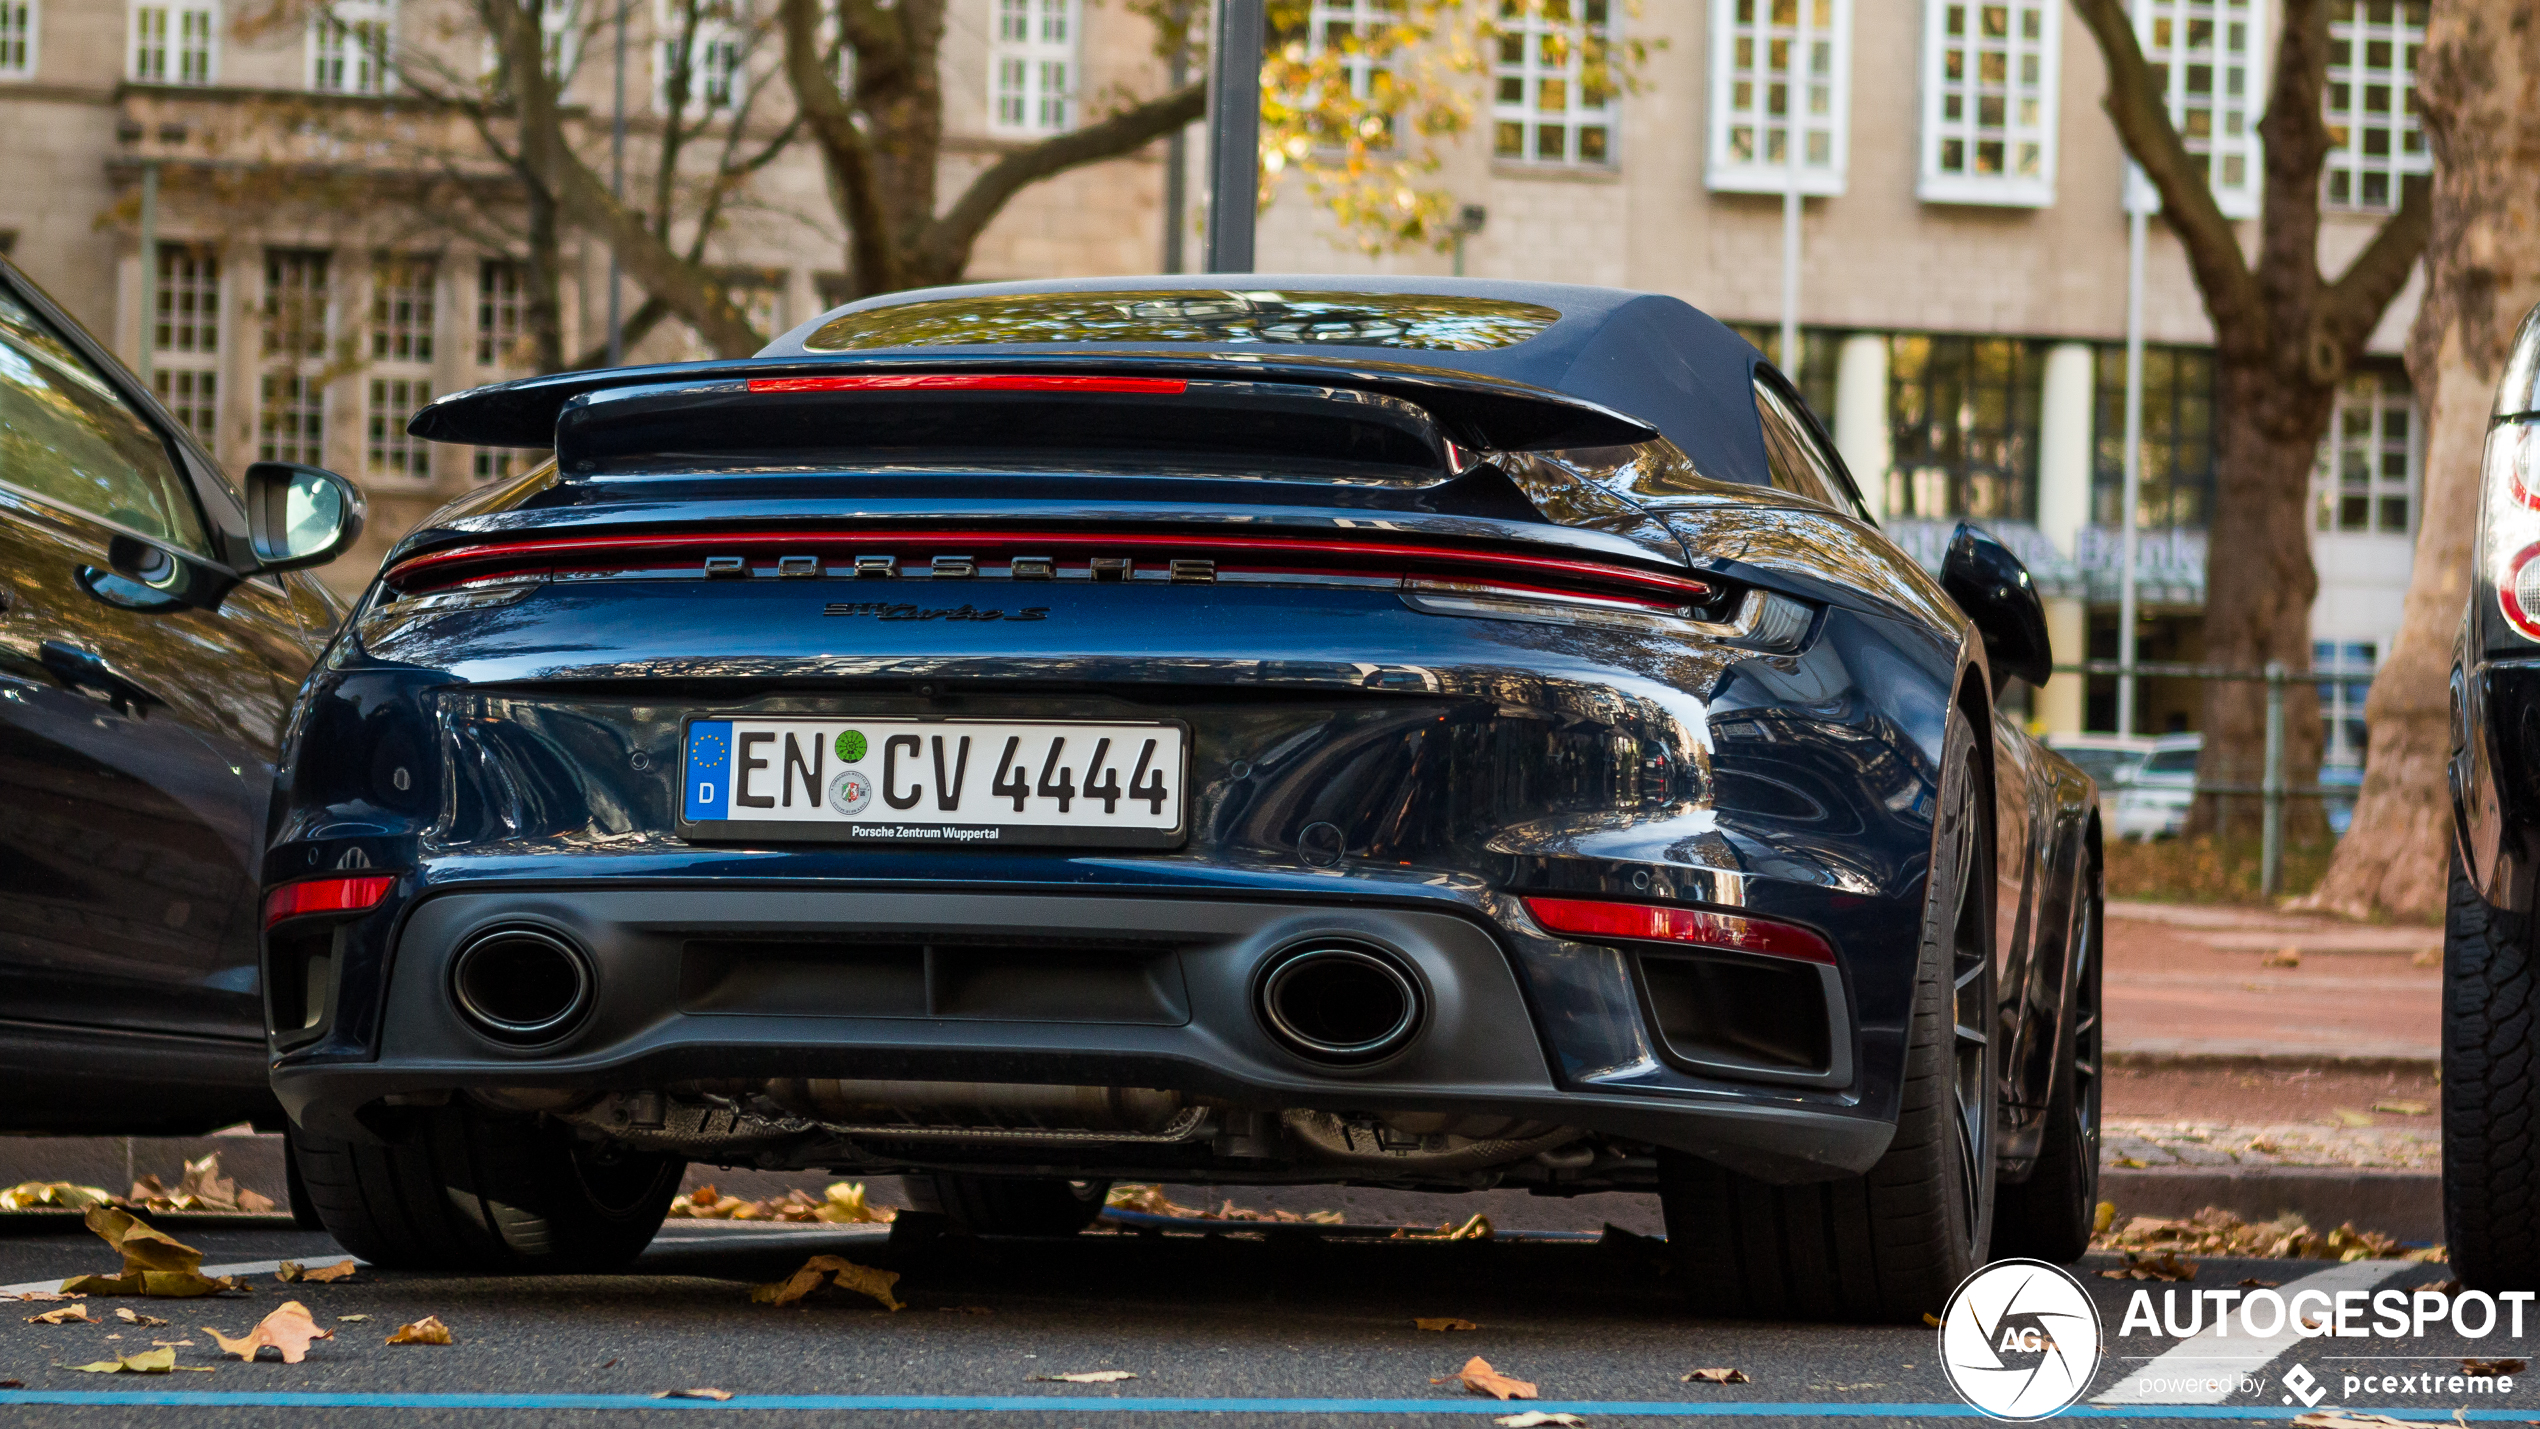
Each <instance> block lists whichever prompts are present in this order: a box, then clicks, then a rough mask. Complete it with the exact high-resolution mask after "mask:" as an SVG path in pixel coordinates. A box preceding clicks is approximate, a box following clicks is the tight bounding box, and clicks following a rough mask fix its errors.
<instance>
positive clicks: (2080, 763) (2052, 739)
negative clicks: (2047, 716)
mask: <svg viewBox="0 0 2540 1429" xmlns="http://www.w3.org/2000/svg"><path fill="white" fill-rule="evenodd" d="M2152 744H2153V740H2152V738H2151V737H2150V736H2148V735H2140V734H2050V735H2048V736H2046V747H2047V748H2049V749H2052V750H2054V751H2055V752H2056V753H2057V754H2060V755H2062V756H2064V757H2065V758H2066V759H2069V760H2071V761H2072V763H2073V767H2074V768H2077V769H2079V770H2080V771H2081V772H2082V773H2084V774H2087V775H2089V776H2090V782H2091V783H2092V784H2094V785H2096V786H2097V787H2098V790H2099V807H2100V811H2101V814H2102V816H2103V817H2104V816H2105V814H2106V811H2107V807H2108V800H2109V798H2110V796H2111V795H2113V794H2114V793H2115V792H2116V789H2117V786H2118V785H2119V784H2122V783H2124V782H2125V779H2126V777H2127V775H2128V774H2130V773H2131V772H2132V771H2133V770H2134V769H2135V768H2136V767H2137V766H2139V765H2141V764H2142V763H2143V758H2144V756H2145V755H2147V754H2150V753H2151V752H2152Z"/></svg>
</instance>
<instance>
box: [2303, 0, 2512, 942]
mask: <svg viewBox="0 0 2540 1429" xmlns="http://www.w3.org/2000/svg"><path fill="white" fill-rule="evenodd" d="M2416 93H2417V98H2418V102H2419V103H2420V104H2421V105H2422V106H2423V108H2424V116H2425V117H2424V124H2425V131H2426V137H2427V139H2428V141H2429V142H2430V143H2431V144H2432V145H2433V149H2434V156H2435V170H2434V216H2433V233H2432V236H2431V237H2430V239H2429V240H2428V242H2427V245H2426V255H2425V260H2426V286H2425V299H2424V302H2423V304H2422V305H2421V306H2420V307H2419V308H2418V309H2417V320H2416V327H2415V329H2414V330H2413V331H2412V332H2411V333H2410V334H2409V338H2408V377H2409V379H2410V381H2411V382H2412V383H2413V384H2414V385H2415V387H2416V397H2417V412H2418V418H2417V420H2418V421H2419V422H2421V423H2423V424H2424V431H2425V434H2426V435H2425V471H2424V482H2423V487H2424V494H2423V496H2422V498H2421V500H2420V502H2419V505H2418V515H2417V544H2416V563H2415V566H2414V569H2413V571H2412V572H2411V574H2410V576H2409V581H2408V599H2407V604H2406V607H2405V608H2404V610H2403V611H2402V613H2401V615H2400V624H2399V635H2398V638H2397V640H2396V641H2395V642H2393V644H2392V645H2391V648H2390V652H2389V655H2388V657H2387V658H2386V659H2384V660H2383V661H2382V664H2381V668H2380V669H2379V670H2378V671H2377V672H2375V674H2374V676H2373V682H2372V697H2371V698H2370V699H2369V700H2368V701H2367V702H2366V703H2365V706H2364V717H2365V719H2366V720H2367V721H2369V725H2370V730H2371V750H2372V752H2371V760H2370V763H2369V764H2368V765H2367V767H2366V769H2365V773H2364V788H2363V796H2362V799H2361V800H2360V802H2358V803H2357V804H2356V806H2355V821H2354V823H2353V825H2352V826H2351V827H2349V828H2348V830H2347V833H2346V837H2345V838H2344V840H2342V841H2341V842H2340V843H2339V844H2338V847H2337V854H2336V857H2335V858H2334V859H2333V860H2332V861H2331V862H2330V864H2329V869H2328V875H2327V877H2325V878H2324V879H2322V880H2321V882H2320V885H2319V888H2318V889H2317V890H2316V891H2314V892H2313V893H2312V894H2311V896H2310V897H2309V898H2307V899H2305V900H2304V902H2303V906H2306V907H2311V908H2318V909H2325V910H2329V911H2333V912H2338V913H2345V914H2348V915H2350V916H2355V917H2362V916H2367V915H2370V914H2373V913H2377V912H2378V913H2392V914H2398V915H2401V916H2408V917H2428V916H2432V915H2434V914H2437V913H2439V912H2440V911H2441V910H2442V908H2443V900H2444V893H2445V887H2444V884H2445V869H2446V856H2447V853H2448V851H2449V848H2450V841H2451V837H2452V810H2451V799H2450V795H2449V792H2448V785H2447V781H2446V779H2445V774H2444V763H2445V761H2446V760H2447V759H2448V758H2449V755H2450V746H2451V731H2450V722H2451V716H2450V699H2449V694H2448V671H2449V669H2450V666H2451V659H2452V644H2453V641H2454V639H2455V637H2457V636H2458V634H2459V633H2460V625H2461V615H2462V610H2463V608H2464V605H2465V603H2466V602H2467V600H2468V598H2469V583H2470V582H2469V577H2470V562H2471V561H2472V559H2474V552H2473V550H2472V545H2473V543H2474V541H2475V540H2476V536H2477V524H2478V497H2479V475H2480V464H2481V460H2482V453H2483V451H2484V448H2485V445H2486V436H2487V413H2488V409H2489V403H2490V402H2491V400H2492V399H2493V397H2494V395H2495V391H2496V382H2497V379H2498V377H2499V376H2500V375H2501V374H2502V371H2503V368H2504V364H2505V356H2506V352H2507V349H2508V348H2509V347H2510V346H2511V344H2512V341H2513V332H2514V325H2515V323H2516V322H2518V321H2519V320H2520V319H2521V317H2522V315H2523V313H2524V312H2525V311H2527V310H2528V309H2529V308H2530V307H2531V306H2532V304H2533V303H2534V302H2536V301H2540V223H2535V222H2534V219H2533V214H2532V202H2531V200H2532V194H2533V191H2534V189H2535V188H2540V17H2535V16H2534V14H2533V12H2532V10H2531V8H2530V4H2529V0H2443V3H2441V4H2438V5H2436V6H2435V7H2434V11H2433V15H2432V18H2431V20H2430V21H2429V23H2428V24H2427V27H2426V37H2425V49H2424V51H2423V53H2422V56H2421V57H2420V58H2419V60H2418V62H2417V83H2416Z"/></svg>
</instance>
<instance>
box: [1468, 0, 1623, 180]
mask: <svg viewBox="0 0 2540 1429" xmlns="http://www.w3.org/2000/svg"><path fill="white" fill-rule="evenodd" d="M1613 19H1614V14H1613V7H1612V5H1611V4H1610V3H1609V0H1500V3H1499V24H1498V28H1499V54H1498V59H1497V61H1496V62H1495V63H1494V64H1493V65H1492V66H1491V75H1492V82H1493V84H1494V85H1495V86H1496V87H1495V88H1494V90H1493V91H1492V97H1491V152H1492V153H1493V154H1495V155H1497V156H1498V157H1499V158H1502V159H1522V160H1528V161H1532V162H1536V163H1545V164H1611V163H1613V162H1614V157H1615V155H1614V129H1615V125H1616V123H1617V121H1618V120H1619V119H1620V118H1621V115H1620V113H1619V110H1620V108H1621V106H1620V105H1619V104H1618V103H1617V102H1616V94H1615V83H1616V75H1615V70H1614V54H1613Z"/></svg>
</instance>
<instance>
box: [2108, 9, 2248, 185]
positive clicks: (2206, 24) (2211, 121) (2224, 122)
mask: <svg viewBox="0 0 2540 1429" xmlns="http://www.w3.org/2000/svg"><path fill="white" fill-rule="evenodd" d="M2265 18H2266V16H2265V0H2134V31H2135V38H2136V39H2137V40H2138V41H2140V42H2141V44H2142V46H2143V59H2144V62H2145V63H2146V64H2147V65H2148V66H2149V67H2150V68H2151V72H2152V83H2153V86H2154V87H2155V88H2156V89H2158V90H2159V91H2160V93H2161V95H2162V97H2163V98H2164V99H2165V100H2166V101H2167V102H2168V104H2169V110H2170V123H2171V124H2172V125H2173V126H2175V127H2176V128H2177V130H2178V137H2179V139H2180V141H2181V142H2183V143H2184V144H2185V145H2186V146H2187V156H2188V158H2189V159H2190V160H2191V161H2192V162H2194V163H2195V164H2196V165H2197V167H2199V168H2201V169H2203V170H2204V171H2205V182H2206V184H2207V186H2209V187H2210V188H2212V190H2213V192H2214V201H2215V203H2216V204H2217V205H2218V206H2219V207H2220V208H2221V209H2222V211H2223V212H2224V213H2225V214H2227V215H2229V216H2230V217H2233V218H2255V217H2257V216H2258V186H2259V182H2260V176H2259V162H2258V116H2259V114H2260V113H2261V112H2262V111H2263V109H2264V107H2265V102H2266V101H2265V93H2264V91H2265V84H2264V82H2263V71H2262V70H2261V69H2260V67H2259V64H2258V59H2259V56H2260V55H2261V54H2262V53H2263V50H2262V48H2261V47H2262V46H2263V45H2264V43H2265V40H2266V36H2265V33H2264V31H2265V28H2266V26H2265V24H2264V21H2265Z"/></svg>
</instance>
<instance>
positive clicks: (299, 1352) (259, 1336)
mask: <svg viewBox="0 0 2540 1429" xmlns="http://www.w3.org/2000/svg"><path fill="white" fill-rule="evenodd" d="M202 1329H203V1333H204V1334H207V1335H209V1336H211V1337H212V1339H213V1341H214V1343H216V1344H218V1345H219V1346H220V1347H221V1353H223V1354H230V1355H236V1356H238V1357H239V1358H240V1359H242V1360H252V1359H254V1358H255V1357H256V1354H257V1352H258V1351H260V1350H262V1349H264V1348H265V1347H266V1346H268V1345H270V1346H272V1347H273V1348H274V1349H277V1350H280V1351H281V1352H282V1362H283V1363H284V1364H298V1363H299V1362H300V1361H302V1360H304V1359H306V1358H308V1355H309V1343H310V1341H312V1340H331V1339H334V1338H335V1332H334V1331H333V1330H321V1329H319V1328H318V1325H317V1322H316V1321H315V1320H312V1319H310V1318H309V1307H308V1306H306V1305H303V1304H301V1303H300V1302H299V1301H297V1300H285V1301H283V1302H282V1304H281V1306H280V1307H279V1308H277V1309H276V1310H275V1311H274V1312H273V1313H272V1314H270V1315H267V1316H265V1317H264V1319H262V1320H260V1321H258V1322H257V1323H256V1328H254V1329H252V1330H249V1331H248V1332H247V1333H246V1334H243V1335H240V1336H238V1337H236V1338H234V1339H233V1338H231V1337H230V1336H228V1335H224V1334H222V1333H221V1332H220V1331H218V1330H215V1329H213V1328H212V1327H211V1326H209V1325H205V1326H203V1327H202Z"/></svg>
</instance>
